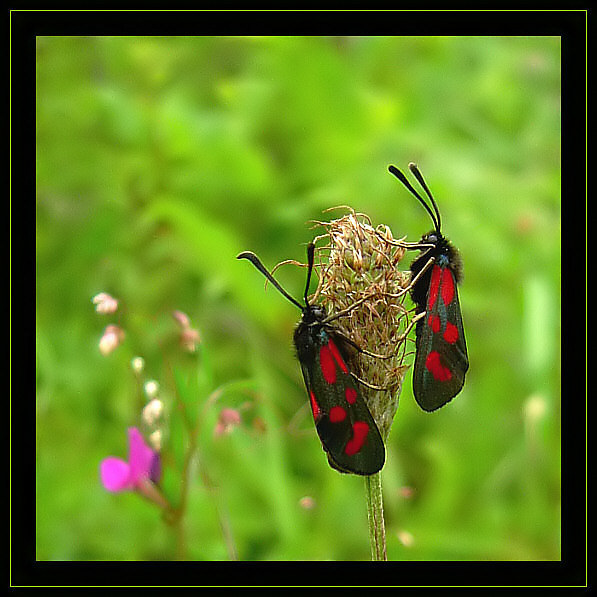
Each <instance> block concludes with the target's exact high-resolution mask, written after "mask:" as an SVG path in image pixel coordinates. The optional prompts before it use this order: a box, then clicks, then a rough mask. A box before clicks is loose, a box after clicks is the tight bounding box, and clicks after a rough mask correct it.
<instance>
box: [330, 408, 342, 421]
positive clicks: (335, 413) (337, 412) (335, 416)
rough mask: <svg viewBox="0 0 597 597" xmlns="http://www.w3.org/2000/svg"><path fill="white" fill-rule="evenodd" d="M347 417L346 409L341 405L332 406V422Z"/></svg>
mask: <svg viewBox="0 0 597 597" xmlns="http://www.w3.org/2000/svg"><path fill="white" fill-rule="evenodd" d="M344 419H346V411H345V410H344V409H343V408H342V407H341V406H332V408H331V409H330V421H331V422H332V423H339V422H340V421H344Z"/></svg>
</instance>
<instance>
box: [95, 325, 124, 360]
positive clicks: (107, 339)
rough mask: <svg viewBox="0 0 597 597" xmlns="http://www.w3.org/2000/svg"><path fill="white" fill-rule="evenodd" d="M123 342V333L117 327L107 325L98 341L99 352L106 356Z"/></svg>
mask: <svg viewBox="0 0 597 597" xmlns="http://www.w3.org/2000/svg"><path fill="white" fill-rule="evenodd" d="M123 340H124V331H123V330H122V329H121V328H119V327H118V326H117V325H113V324H111V325H108V326H106V329H105V330H104V334H103V336H102V337H101V338H100V341H99V349H100V352H101V353H102V354H103V355H104V356H107V355H109V354H110V353H111V352H112V351H113V350H115V349H116V348H117V347H118V345H119V344H120V343H121V342H122V341H123Z"/></svg>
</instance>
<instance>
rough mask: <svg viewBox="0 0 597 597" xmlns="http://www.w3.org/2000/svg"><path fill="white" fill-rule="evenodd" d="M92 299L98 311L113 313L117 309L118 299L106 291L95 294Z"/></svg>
mask: <svg viewBox="0 0 597 597" xmlns="http://www.w3.org/2000/svg"><path fill="white" fill-rule="evenodd" d="M92 301H93V304H94V305H95V310H96V311H97V312H98V313H102V314H109V313H114V312H115V311H116V310H117V309H118V301H117V300H116V299H115V298H114V297H112V296H110V295H109V294H108V293H106V292H100V293H99V294H96V295H95V296H94V297H93V299H92Z"/></svg>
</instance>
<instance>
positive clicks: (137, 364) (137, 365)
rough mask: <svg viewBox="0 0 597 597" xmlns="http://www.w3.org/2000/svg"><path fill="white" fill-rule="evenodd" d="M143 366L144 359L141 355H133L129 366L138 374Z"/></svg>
mask: <svg viewBox="0 0 597 597" xmlns="http://www.w3.org/2000/svg"><path fill="white" fill-rule="evenodd" d="M144 367H145V359H144V358H143V357H135V358H134V359H132V360H131V368H132V369H133V371H134V372H135V373H136V374H137V375H138V374H139V373H141V371H143V368H144Z"/></svg>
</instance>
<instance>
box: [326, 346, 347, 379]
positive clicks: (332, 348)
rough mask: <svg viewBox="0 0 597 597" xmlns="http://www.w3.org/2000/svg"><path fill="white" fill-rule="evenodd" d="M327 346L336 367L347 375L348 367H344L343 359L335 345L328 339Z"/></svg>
mask: <svg viewBox="0 0 597 597" xmlns="http://www.w3.org/2000/svg"><path fill="white" fill-rule="evenodd" d="M328 346H329V348H330V351H331V353H332V355H333V357H334V358H335V359H336V363H338V367H340V369H342V371H344V373H348V367H347V366H346V363H345V362H344V359H343V358H342V355H341V354H340V351H339V350H338V347H337V346H336V344H334V342H333V341H332V340H331V339H330V340H329V342H328Z"/></svg>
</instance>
